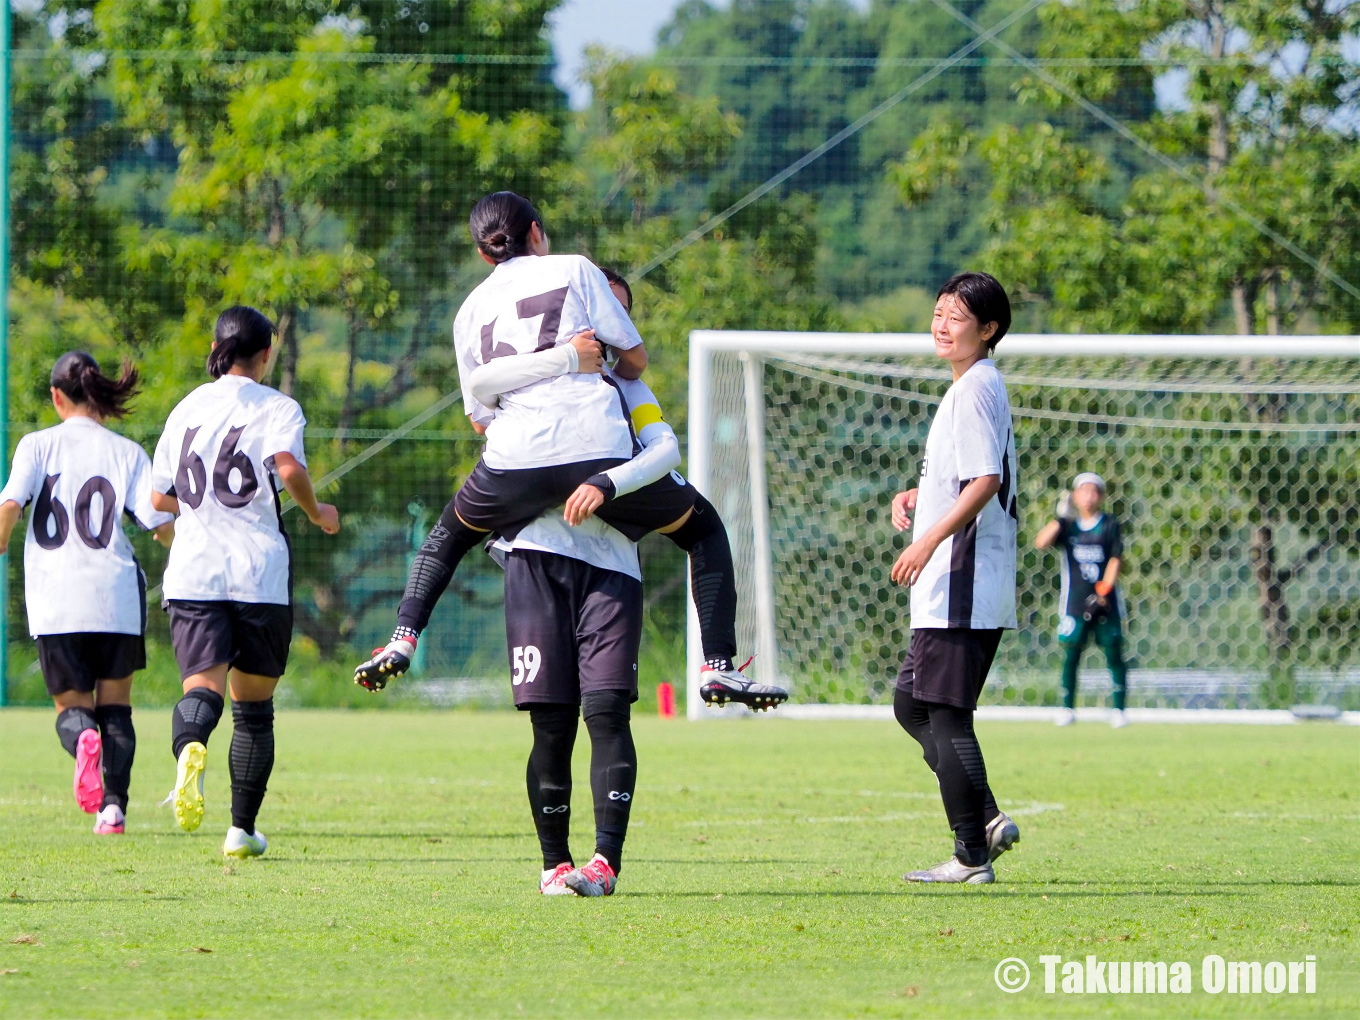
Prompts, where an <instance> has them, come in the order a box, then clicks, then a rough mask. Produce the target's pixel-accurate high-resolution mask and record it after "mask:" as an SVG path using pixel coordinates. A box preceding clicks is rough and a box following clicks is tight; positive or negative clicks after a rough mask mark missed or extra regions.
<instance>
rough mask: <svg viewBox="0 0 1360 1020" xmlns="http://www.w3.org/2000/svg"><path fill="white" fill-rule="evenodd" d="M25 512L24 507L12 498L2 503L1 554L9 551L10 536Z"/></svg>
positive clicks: (0, 515)
mask: <svg viewBox="0 0 1360 1020" xmlns="http://www.w3.org/2000/svg"><path fill="white" fill-rule="evenodd" d="M23 512H24V508H23V507H21V506H20V505H19V504H18V503H16V502H14V500H12V499H7V500H5V502H4V503H0V556H3V555H4V554H5V553H6V552H8V551H9V537H10V535H11V534H13V532H14V525H16V524H18V523H19V517H20V516H21V515H22V514H23Z"/></svg>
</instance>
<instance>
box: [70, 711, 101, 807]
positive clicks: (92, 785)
mask: <svg viewBox="0 0 1360 1020" xmlns="http://www.w3.org/2000/svg"><path fill="white" fill-rule="evenodd" d="M102 757H103V755H102V745H101V744H100V743H99V731H98V730H83V731H81V734H80V737H79V738H78V739H77V740H76V774H75V778H74V779H73V780H72V784H71V785H72V786H73V787H74V788H75V793H76V803H77V804H79V805H80V810H82V811H84V812H85V813H86V814H89V815H92V814H95V813H96V812H98V811H99V806H100V805H101V804H103V803H104V778H103V776H102V775H101V774H100V765H101V759H102Z"/></svg>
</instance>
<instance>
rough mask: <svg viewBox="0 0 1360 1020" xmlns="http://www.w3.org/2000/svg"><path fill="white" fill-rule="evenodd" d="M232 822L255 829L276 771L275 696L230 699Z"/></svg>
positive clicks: (252, 830) (251, 829)
mask: <svg viewBox="0 0 1360 1020" xmlns="http://www.w3.org/2000/svg"><path fill="white" fill-rule="evenodd" d="M231 721H232V724H233V727H234V728H233V730H232V734H231V755H230V764H231V824H232V825H235V826H236V827H237V828H240V829H245V830H246V832H251V833H253V832H254V831H255V816H256V815H258V814H259V813H260V804H261V803H263V801H264V792H265V790H266V789H267V788H268V786H269V774H270V773H271V772H272V771H274V699H273V698H266V699H265V700H264V701H233V702H232V703H231Z"/></svg>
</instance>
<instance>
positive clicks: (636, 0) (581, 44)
mask: <svg viewBox="0 0 1360 1020" xmlns="http://www.w3.org/2000/svg"><path fill="white" fill-rule="evenodd" d="M680 3H681V0H566V2H565V3H564V4H563V5H562V6H561V7H559V8H558V9H557V10H556V11H555V12H553V15H552V38H553V49H554V51H555V52H556V54H557V60H558V69H557V83H558V84H559V85H561V86H562V88H564V89H566V90H567V93H568V94H569V95H570V96H571V105H572V106H573V107H575V108H577V109H579V108H581V107H583V106H585V105H586V103H587V102H588V101H589V99H590V93H589V90H587V89H586V88H584V87H583V86H582V85H581V84H580V82H579V81H577V78H578V77H579V75H580V73H581V66H582V63H583V61H582V54H583V53H584V52H585V48H586V46H588V45H590V44H591V43H602V44H604V45H605V46H608V47H610V48H611V49H616V50H624V51H625V52H628V53H650V52H651V51H652V49H653V47H654V45H655V43H656V33H657V30H658V29H660V28H661V26H662V25H664V24H665V23H666V22H667V21H669V20H670V18H671V14H672V13H673V12H674V11H675V9H676V8H677V7H679V6H680Z"/></svg>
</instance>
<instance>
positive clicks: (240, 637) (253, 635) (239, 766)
mask: <svg viewBox="0 0 1360 1020" xmlns="http://www.w3.org/2000/svg"><path fill="white" fill-rule="evenodd" d="M231 609H232V625H233V629H234V632H235V635H236V648H237V651H236V656H235V658H234V660H233V661H232V666H231V674H230V683H231V717H232V723H233V727H232V733H231V751H230V754H229V755H228V763H229V767H230V771H231V828H229V829H228V830H227V836H226V839H225V840H224V841H223V844H222V852H223V853H224V854H226V855H227V856H229V857H243V858H244V857H258V856H260V855H261V854H262V853H264V852H265V850H266V849H268V846H269V842H268V840H266V839H265V837H264V834H263V833H261V832H260V831H259V830H258V829H257V828H256V827H255V820H256V818H257V817H258V816H259V813H260V805H261V804H262V803H263V802H264V795H265V792H266V791H267V790H268V789H269V777H270V775H271V774H272V773H273V771H274V689H275V688H276V687H277V686H278V683H279V677H281V676H282V675H283V672H284V670H285V669H287V668H288V648H289V645H290V643H291V642H292V636H293V611H292V609H291V607H289V606H280V605H252V604H247V603H235V602H234V603H231Z"/></svg>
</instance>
